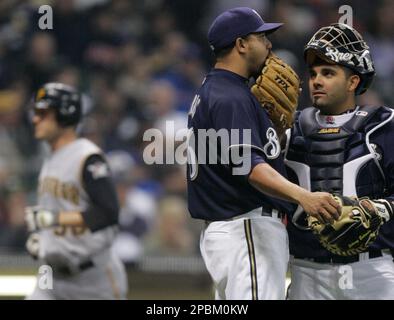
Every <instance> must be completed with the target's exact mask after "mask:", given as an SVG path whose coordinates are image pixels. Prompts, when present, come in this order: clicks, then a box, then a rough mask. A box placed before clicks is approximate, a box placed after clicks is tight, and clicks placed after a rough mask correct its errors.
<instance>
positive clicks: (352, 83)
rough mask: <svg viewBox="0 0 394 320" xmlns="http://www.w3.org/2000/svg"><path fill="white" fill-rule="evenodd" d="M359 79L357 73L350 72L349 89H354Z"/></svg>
mask: <svg viewBox="0 0 394 320" xmlns="http://www.w3.org/2000/svg"><path fill="white" fill-rule="evenodd" d="M360 81H361V79H360V76H359V75H357V74H352V75H351V76H350V77H349V80H348V84H349V91H356V88H357V86H358V85H359V83H360Z"/></svg>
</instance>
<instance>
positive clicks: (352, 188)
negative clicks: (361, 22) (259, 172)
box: [285, 24, 394, 300]
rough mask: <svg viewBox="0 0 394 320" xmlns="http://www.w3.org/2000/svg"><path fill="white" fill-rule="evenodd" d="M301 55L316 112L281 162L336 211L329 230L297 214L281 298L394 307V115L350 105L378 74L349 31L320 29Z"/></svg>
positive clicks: (306, 117)
mask: <svg viewBox="0 0 394 320" xmlns="http://www.w3.org/2000/svg"><path fill="white" fill-rule="evenodd" d="M304 57H305V60H306V63H307V65H308V68H309V90H310V96H311V100H312V103H313V107H310V108H306V109H304V110H302V111H301V112H298V113H297V114H296V116H295V122H294V126H293V128H292V129H291V131H290V130H288V131H287V132H286V135H287V140H288V141H287V148H286V150H285V163H286V166H287V168H288V175H289V178H290V180H292V181H293V182H296V183H298V184H299V185H300V186H302V187H304V188H307V189H308V190H310V191H327V192H330V193H333V194H336V195H337V196H335V198H336V200H337V201H338V202H339V203H340V204H342V213H341V217H340V219H339V220H338V221H336V222H334V223H332V224H324V223H322V222H320V221H318V220H316V219H315V218H313V217H308V216H307V215H306V214H305V213H304V212H303V210H302V209H301V208H298V209H297V210H296V212H295V213H294V215H293V217H292V219H291V221H290V222H289V223H288V226H287V229H288V232H289V241H290V253H291V256H292V258H291V260H290V270H291V286H290V288H289V292H288V297H289V298H290V299H307V300H315V299H394V263H393V257H392V253H393V249H394V222H393V219H392V217H393V200H394V153H393V147H392V145H391V143H392V142H391V141H392V139H393V135H394V121H393V118H394V111H393V110H392V109H390V108H388V107H384V106H368V105H367V106H360V105H358V104H357V103H356V96H357V95H361V94H363V93H364V92H365V91H366V90H367V89H368V88H369V86H370V84H371V82H372V79H373V77H374V75H375V70H374V65H373V61H372V58H371V55H370V52H369V47H368V45H367V44H366V42H365V41H364V40H363V38H362V36H361V35H360V34H359V33H358V32H357V31H356V30H355V29H353V28H351V27H349V26H347V25H343V24H332V25H330V26H326V27H323V28H321V29H320V30H318V31H317V32H316V33H315V34H314V35H313V37H312V38H311V40H310V41H309V43H308V44H307V45H306V47H305V51H304ZM343 265H347V267H346V268H343V267H342V266H343ZM349 270H350V271H349Z"/></svg>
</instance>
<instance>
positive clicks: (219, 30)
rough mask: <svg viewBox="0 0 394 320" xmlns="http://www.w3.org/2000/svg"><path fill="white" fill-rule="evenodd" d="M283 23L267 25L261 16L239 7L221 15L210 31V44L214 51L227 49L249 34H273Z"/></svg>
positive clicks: (253, 11) (249, 9)
mask: <svg viewBox="0 0 394 320" xmlns="http://www.w3.org/2000/svg"><path fill="white" fill-rule="evenodd" d="M282 25H283V23H266V22H264V20H263V19H262V18H261V16H260V15H259V14H258V13H257V12H256V10H253V9H251V8H247V7H238V8H233V9H230V10H227V11H225V12H223V13H222V14H220V15H219V16H218V17H217V18H216V19H215V20H214V21H213V23H212V25H211V26H210V28H209V31H208V42H209V44H210V46H211V49H212V50H217V49H221V48H225V47H227V46H229V45H230V44H231V43H233V42H234V41H235V40H236V39H237V38H239V37H244V36H246V35H248V34H249V33H257V32H266V33H271V32H274V31H275V30H277V29H279V28H280V27H281V26H282Z"/></svg>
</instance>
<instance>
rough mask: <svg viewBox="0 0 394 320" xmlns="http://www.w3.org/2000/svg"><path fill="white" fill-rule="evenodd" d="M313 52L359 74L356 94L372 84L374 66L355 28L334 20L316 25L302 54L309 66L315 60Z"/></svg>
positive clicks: (365, 45) (366, 47)
mask: <svg viewBox="0 0 394 320" xmlns="http://www.w3.org/2000/svg"><path fill="white" fill-rule="evenodd" d="M316 56H317V57H319V58H320V59H322V60H325V61H328V62H332V63H336V64H339V65H342V66H344V67H347V68H349V69H351V70H353V71H354V72H355V73H356V74H358V75H359V76H360V79H361V81H360V83H359V85H358V86H357V88H356V91H355V94H356V95H360V94H363V93H364V92H365V91H366V90H367V89H368V87H369V86H370V85H371V83H372V79H373V77H374V75H375V67H374V64H373V61H372V57H371V54H370V52H369V47H368V45H367V43H366V42H365V41H364V39H363V38H362V36H361V35H360V34H359V33H358V32H357V30H355V29H354V28H352V27H350V26H348V25H346V24H342V23H333V24H331V25H330V26H328V27H323V28H321V29H319V30H318V31H317V32H316V33H315V34H314V35H313V37H312V38H311V40H309V42H308V44H307V45H306V46H305V49H304V58H305V61H306V63H307V64H308V65H309V66H310V65H312V64H313V63H314V61H315V59H316Z"/></svg>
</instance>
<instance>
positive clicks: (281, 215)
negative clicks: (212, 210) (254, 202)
mask: <svg viewBox="0 0 394 320" xmlns="http://www.w3.org/2000/svg"><path fill="white" fill-rule="evenodd" d="M258 210H260V212H259V211H258ZM256 216H262V217H273V218H276V219H280V220H282V221H283V220H284V219H285V217H286V214H285V213H283V212H279V211H278V210H276V209H269V210H267V209H264V207H261V208H256V209H254V210H252V211H250V212H247V213H244V214H240V215H238V216H235V217H232V218H229V219H223V220H205V224H206V225H208V224H210V223H211V222H215V221H234V220H238V219H242V218H252V217H256Z"/></svg>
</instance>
